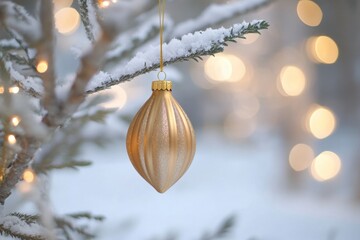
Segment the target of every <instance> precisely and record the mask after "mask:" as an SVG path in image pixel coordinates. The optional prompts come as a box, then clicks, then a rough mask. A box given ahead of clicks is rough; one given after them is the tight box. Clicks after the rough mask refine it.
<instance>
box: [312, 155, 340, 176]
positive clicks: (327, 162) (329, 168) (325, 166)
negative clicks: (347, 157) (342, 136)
mask: <svg viewBox="0 0 360 240" xmlns="http://www.w3.org/2000/svg"><path fill="white" fill-rule="evenodd" d="M340 170H341V159H340V157H339V156H338V155H336V154H335V153H333V152H330V151H325V152H322V153H320V154H319V155H318V156H317V157H316V158H315V159H314V161H313V163H312V164H311V174H312V176H313V177H314V178H315V179H316V180H317V181H320V182H322V181H326V180H330V179H332V178H334V177H336V176H337V175H338V174H339V172H340Z"/></svg>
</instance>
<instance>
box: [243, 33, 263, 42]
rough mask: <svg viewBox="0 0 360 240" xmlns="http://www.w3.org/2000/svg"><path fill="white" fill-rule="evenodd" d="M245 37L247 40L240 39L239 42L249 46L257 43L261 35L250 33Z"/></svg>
mask: <svg viewBox="0 0 360 240" xmlns="http://www.w3.org/2000/svg"><path fill="white" fill-rule="evenodd" d="M245 37H246V38H245V39H240V40H239V42H240V43H242V44H246V45H248V44H252V43H254V42H256V40H258V39H259V37H260V34H257V33H249V34H246V36H245Z"/></svg>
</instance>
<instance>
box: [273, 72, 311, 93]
mask: <svg viewBox="0 0 360 240" xmlns="http://www.w3.org/2000/svg"><path fill="white" fill-rule="evenodd" d="M279 79H280V85H281V89H282V91H280V93H284V95H286V96H298V95H300V94H301V93H302V92H303V91H304V89H305V86H306V77H305V74H304V72H303V71H302V70H301V69H300V68H298V67H296V66H285V67H283V68H282V69H281V72H280V78H279Z"/></svg>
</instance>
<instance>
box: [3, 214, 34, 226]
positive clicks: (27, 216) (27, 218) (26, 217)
mask: <svg viewBox="0 0 360 240" xmlns="http://www.w3.org/2000/svg"><path fill="white" fill-rule="evenodd" d="M8 216H14V217H17V218H19V219H20V220H22V221H24V222H25V223H26V224H28V225H31V224H34V223H38V221H39V216H37V215H30V214H25V213H19V212H14V213H10V214H9V215H8Z"/></svg>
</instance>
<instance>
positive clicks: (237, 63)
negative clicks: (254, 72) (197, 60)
mask: <svg viewBox="0 0 360 240" xmlns="http://www.w3.org/2000/svg"><path fill="white" fill-rule="evenodd" d="M204 70H205V74H206V75H207V76H208V77H209V78H210V79H211V80H213V81H215V82H239V81H241V80H242V79H243V78H244V76H245V74H246V66H245V64H244V62H243V61H242V60H241V59H240V58H238V57H237V56H234V55H231V54H218V55H216V57H210V58H208V60H207V61H206V62H205V68H204Z"/></svg>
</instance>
